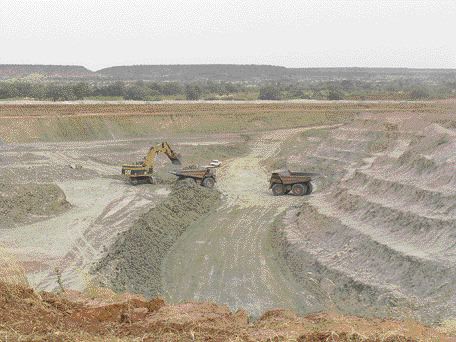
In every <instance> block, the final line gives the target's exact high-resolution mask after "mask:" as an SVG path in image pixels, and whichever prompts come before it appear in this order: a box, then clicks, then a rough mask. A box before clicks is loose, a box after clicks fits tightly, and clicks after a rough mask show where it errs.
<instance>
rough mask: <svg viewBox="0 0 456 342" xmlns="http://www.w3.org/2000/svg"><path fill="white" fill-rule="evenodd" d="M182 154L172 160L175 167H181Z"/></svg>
mask: <svg viewBox="0 0 456 342" xmlns="http://www.w3.org/2000/svg"><path fill="white" fill-rule="evenodd" d="M180 157H181V156H180V154H178V155H177V156H176V157H175V158H170V159H171V163H172V164H173V165H181V164H182V163H181V161H180Z"/></svg>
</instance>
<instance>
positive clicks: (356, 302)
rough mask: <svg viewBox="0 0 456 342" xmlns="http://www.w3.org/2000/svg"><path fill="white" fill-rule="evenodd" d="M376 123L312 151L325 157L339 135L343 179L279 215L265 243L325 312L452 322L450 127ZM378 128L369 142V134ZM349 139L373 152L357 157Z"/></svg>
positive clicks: (349, 129)
mask: <svg viewBox="0 0 456 342" xmlns="http://www.w3.org/2000/svg"><path fill="white" fill-rule="evenodd" d="M415 119H416V118H415ZM378 121H379V122H376V119H372V118H370V119H368V120H364V121H358V122H354V123H353V124H352V125H347V126H345V127H342V128H341V129H338V130H335V131H334V132H333V134H332V137H330V138H328V139H327V141H325V142H322V143H321V145H320V146H318V147H317V149H318V154H319V156H320V158H325V157H327V158H334V157H337V155H336V154H337V153H338V152H339V151H338V149H339V147H337V146H338V145H336V144H334V138H335V139H336V140H340V139H342V140H346V141H348V142H347V143H346V144H345V145H343V148H344V149H346V150H349V151H351V152H352V154H353V159H352V161H351V162H350V164H345V165H344V164H343V163H341V165H340V166H341V169H340V170H341V172H342V173H345V176H344V177H342V178H339V179H337V180H336V181H334V182H333V183H332V184H331V185H330V187H329V188H327V189H324V191H322V192H321V193H318V194H317V193H315V194H314V195H312V196H311V197H310V198H309V199H308V200H307V201H306V202H305V203H303V205H302V207H300V208H299V209H291V210H289V211H288V212H287V213H286V215H285V216H284V218H283V220H282V221H281V222H280V223H279V224H277V225H276V226H275V227H274V229H273V232H272V236H273V242H272V243H273V245H274V246H275V248H276V249H277V250H278V255H279V257H280V258H281V260H282V263H283V264H285V265H286V267H287V269H288V270H289V271H290V272H291V273H292V274H293V276H294V278H295V279H296V281H297V282H298V283H299V284H300V286H302V287H303V288H304V289H306V290H309V289H312V290H313V291H314V293H315V294H314V295H315V296H316V297H317V298H320V301H321V303H322V304H323V305H324V306H325V308H326V309H327V310H332V309H334V310H336V311H339V312H343V313H349V314H356V315H363V316H366V315H367V316H380V317H394V318H396V317H399V318H413V319H417V320H420V321H424V322H426V323H436V322H441V321H443V320H446V319H453V318H454V317H456V309H455V308H456V297H455V295H454V293H455V291H456V287H455V286H456V285H455V284H456V268H455V266H454V265H455V264H454V261H455V257H454V255H455V249H456V247H455V246H456V237H455V228H456V211H455V207H456V206H455V205H454V203H455V200H456V184H455V182H454V180H455V177H454V168H455V162H456V161H455V159H454V150H455V148H456V132H455V131H454V130H451V129H448V128H449V127H453V126H448V125H447V126H446V127H447V128H445V127H443V126H440V125H436V124H433V123H431V122H429V121H428V122H425V121H421V122H419V125H421V126H420V127H414V128H413V130H412V129H410V127H413V125H414V124H415V121H414V118H411V120H409V121H407V120H405V122H402V123H400V124H398V125H395V127H392V126H384V125H383V126H382V118H381V117H380V118H379V119H378ZM407 125H409V126H410V127H407V130H405V128H404V127H405V126H407ZM385 128H387V129H386V130H385V131H386V133H387V134H385V135H384V137H385V138H386V139H384V142H385V144H383V143H382V142H381V141H380V142H381V143H380V144H379V140H378V138H379V135H378V134H377V133H376V134H372V133H371V132H370V131H371V130H377V131H378V132H380V131H381V130H382V129H385ZM382 135H383V134H380V137H381V136H382ZM374 137H375V139H374V140H371V139H373V138H374ZM353 139H359V140H360V141H364V142H365V143H367V144H368V146H373V145H377V146H379V147H380V148H377V147H375V148H373V149H372V150H371V151H368V152H369V153H367V154H364V153H359V152H360V151H358V150H357V148H356V145H353V146H350V143H349V141H351V140H353ZM404 142H405V143H404ZM333 146H336V147H333ZM339 146H340V144H339ZM344 151H345V150H344ZM362 151H363V152H364V151H365V149H362ZM345 152H346V151H345ZM356 157H358V160H359V162H357V161H356ZM344 170H345V171H344Z"/></svg>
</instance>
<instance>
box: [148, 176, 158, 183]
mask: <svg viewBox="0 0 456 342" xmlns="http://www.w3.org/2000/svg"><path fill="white" fill-rule="evenodd" d="M148 181H149V183H150V184H156V183H157V182H156V181H155V178H154V177H152V176H149V178H148Z"/></svg>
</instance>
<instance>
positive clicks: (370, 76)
mask: <svg viewBox="0 0 456 342" xmlns="http://www.w3.org/2000/svg"><path fill="white" fill-rule="evenodd" d="M24 77H28V78H36V79H41V78H45V79H50V80H65V81H74V80H101V81H106V80H107V81H109V80H111V81H115V80H122V81H138V80H144V81H180V82H193V81H227V82H253V83H254V82H261V81H307V82H321V81H337V80H352V81H358V80H359V81H369V82H377V81H385V80H386V81H388V80H409V81H410V80H411V81H420V82H424V83H428V84H432V83H439V82H442V81H443V82H446V81H449V82H455V81H456V69H407V68H286V67H282V66H273V65H253V64H252V65H237V64H194V65H192V64H181V65H130V66H113V67H109V68H104V69H101V70H98V71H96V72H93V71H91V70H88V69H87V68H85V67H83V66H77V65H26V64H22V65H20V64H17V65H14V64H3V65H2V64H0V80H2V79H3V80H4V79H11V78H24Z"/></svg>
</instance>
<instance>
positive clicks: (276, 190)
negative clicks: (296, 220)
mask: <svg viewBox="0 0 456 342" xmlns="http://www.w3.org/2000/svg"><path fill="white" fill-rule="evenodd" d="M271 189H272V194H273V195H274V196H282V195H283V194H285V189H284V187H283V185H282V184H274V185H273V186H272V188H271Z"/></svg>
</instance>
